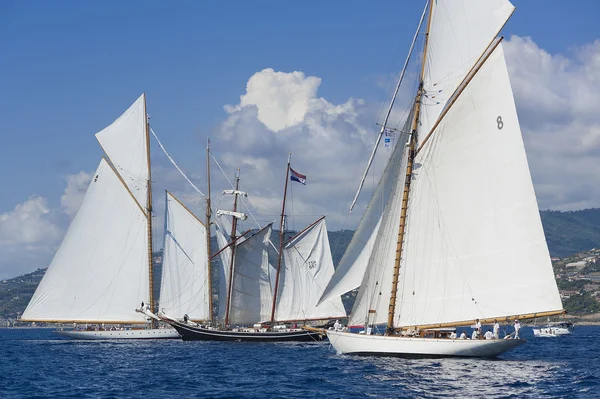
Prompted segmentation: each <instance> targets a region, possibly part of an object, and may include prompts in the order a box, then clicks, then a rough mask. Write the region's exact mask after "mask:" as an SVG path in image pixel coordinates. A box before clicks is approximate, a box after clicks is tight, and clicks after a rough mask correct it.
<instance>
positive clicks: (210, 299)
mask: <svg viewBox="0 0 600 399" xmlns="http://www.w3.org/2000/svg"><path fill="white" fill-rule="evenodd" d="M206 180H207V182H208V183H207V186H208V187H207V192H206V258H207V262H208V263H207V267H208V319H209V320H210V322H211V323H212V322H213V321H214V314H213V292H212V264H211V257H210V217H211V215H212V210H211V208H210V206H211V205H210V139H207V141H206Z"/></svg>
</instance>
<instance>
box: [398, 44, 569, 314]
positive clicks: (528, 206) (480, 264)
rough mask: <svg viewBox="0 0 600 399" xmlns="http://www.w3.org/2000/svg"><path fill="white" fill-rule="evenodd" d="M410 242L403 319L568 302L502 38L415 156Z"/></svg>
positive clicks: (548, 307) (401, 296)
mask: <svg viewBox="0 0 600 399" xmlns="http://www.w3.org/2000/svg"><path fill="white" fill-rule="evenodd" d="M404 248H405V251H404V252H403V256H402V263H401V268H400V284H399V289H398V305H397V311H396V319H395V325H396V326H410V325H427V324H435V323H445V322H457V321H465V320H473V319H476V318H480V319H484V318H494V317H502V316H510V315H520V314H529V313H539V312H545V311H556V310H560V309H562V304H561V300H560V297H559V294H558V289H557V286H556V282H555V279H554V274H553V270H552V265H551V262H550V256H549V253H548V248H547V245H546V241H545V238H544V232H543V229H542V224H541V221H540V216H539V210H538V206H537V201H536V197H535V193H534V190H533V184H532V181H531V177H530V174H529V167H528V164H527V157H526V154H525V149H524V145H523V140H522V137H521V131H520V128H519V122H518V119H517V114H516V109H515V105H514V100H513V96H512V90H511V88H510V82H509V77H508V71H507V69H506V65H505V61H504V55H503V50H502V45H499V46H498V47H497V48H496V50H495V51H494V52H493V53H492V54H491V56H490V57H489V59H488V60H487V61H486V62H485V63H484V65H483V66H482V68H481V69H480V70H479V71H478V72H477V74H476V75H475V77H474V78H473V79H472V81H471V82H470V83H469V85H468V86H467V87H466V89H465V91H464V92H463V93H462V95H461V96H460V97H459V98H458V99H457V101H456V102H455V104H454V105H453V106H452V108H450V110H449V112H448V113H447V114H446V116H445V117H444V120H443V121H442V122H441V123H440V125H439V126H438V127H437V128H436V131H435V132H434V133H433V135H432V136H431V138H430V140H429V141H428V142H427V143H426V144H425V145H424V147H423V148H422V150H421V151H420V152H419V153H418V155H417V157H416V159H415V171H414V173H413V182H412V185H411V193H410V199H409V206H408V225H407V235H406V240H405V246H404ZM386 285H387V286H388V287H389V286H390V285H389V283H388V282H386Z"/></svg>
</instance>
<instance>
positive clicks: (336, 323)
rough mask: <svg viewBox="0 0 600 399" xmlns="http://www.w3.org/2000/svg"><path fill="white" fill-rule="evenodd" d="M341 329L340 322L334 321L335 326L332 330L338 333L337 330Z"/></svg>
mask: <svg viewBox="0 0 600 399" xmlns="http://www.w3.org/2000/svg"><path fill="white" fill-rule="evenodd" d="M341 327H342V325H341V324H340V321H339V320H336V321H335V324H334V325H333V329H334V330H335V331H339V330H340V329H341Z"/></svg>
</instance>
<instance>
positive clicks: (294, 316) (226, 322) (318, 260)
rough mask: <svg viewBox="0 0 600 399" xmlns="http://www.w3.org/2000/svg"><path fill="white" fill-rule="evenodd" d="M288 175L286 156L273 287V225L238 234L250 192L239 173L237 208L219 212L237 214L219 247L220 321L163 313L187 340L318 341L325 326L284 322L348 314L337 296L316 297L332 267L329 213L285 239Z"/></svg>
mask: <svg viewBox="0 0 600 399" xmlns="http://www.w3.org/2000/svg"><path fill="white" fill-rule="evenodd" d="M289 175H290V160H289V159H288V165H287V171H286V180H285V182H286V183H285V189H284V199H283V204H282V213H281V220H280V246H279V251H278V265H277V269H276V275H275V281H274V287H273V283H272V279H271V276H272V269H273V267H272V266H271V265H270V263H269V256H268V250H269V248H270V246H271V245H272V244H271V242H270V236H271V231H272V224H269V225H267V226H265V227H263V228H261V229H260V230H258V231H256V232H254V233H253V234H251V235H249V236H247V237H246V236H245V235H242V236H240V237H236V229H237V221H238V219H245V218H246V215H245V214H243V213H241V212H238V209H237V201H238V197H239V196H240V195H243V196H246V195H247V194H246V193H244V192H242V191H240V190H239V172H238V174H237V176H236V185H235V189H234V190H227V193H228V194H232V195H234V207H233V211H217V214H220V215H228V216H232V217H233V222H232V227H231V238H230V242H229V244H228V245H224V246H223V248H222V249H221V251H220V252H219V254H220V256H221V260H222V262H221V263H222V265H223V266H224V267H223V269H222V271H221V273H220V275H221V276H222V278H224V282H225V284H223V283H222V284H220V285H221V288H220V292H221V294H220V295H219V299H220V310H219V315H220V316H222V317H223V319H222V323H220V325H219V323H213V325H208V326H207V325H202V324H198V323H189V322H186V321H181V320H175V319H173V318H164V320H166V321H167V322H169V323H170V324H171V325H172V326H173V327H175V329H176V330H177V331H178V332H179V334H180V335H181V337H182V338H183V339H184V340H216V341H251V342H281V341H320V340H322V339H323V338H324V336H325V335H324V334H323V332H322V331H311V330H306V329H303V328H301V327H300V328H298V327H297V326H296V327H293V326H292V327H290V326H287V325H285V324H282V323H285V322H288V323H289V322H294V321H296V322H301V323H305V322H307V321H311V320H323V319H331V318H339V317H343V316H345V310H344V306H343V304H342V301H341V298H340V297H339V296H338V297H333V298H332V299H330V300H327V301H325V302H324V303H322V304H320V305H318V306H317V300H318V299H319V297H320V295H321V294H322V292H323V289H324V288H325V284H326V282H327V281H329V279H330V278H331V276H332V275H333V270H334V268H333V260H332V257H331V252H330V248H329V240H328V236H327V227H326V225H325V218H324V217H322V218H320V219H318V220H317V221H316V222H314V223H313V224H311V225H309V226H308V227H307V228H305V229H304V230H303V231H301V232H300V233H298V234H297V235H296V236H294V237H293V238H292V239H290V240H288V241H287V242H285V240H284V237H283V232H284V218H285V199H286V194H287V183H288V177H289ZM216 225H217V240H218V242H220V243H221V244H224V243H225V232H226V229H225V228H224V227H223V226H222V224H221V223H219V222H217V223H216ZM215 255H217V254H215ZM215 255H213V256H215ZM225 265H228V266H225ZM222 299H225V300H224V301H223V300H222ZM223 305H224V306H223ZM244 326H249V327H244Z"/></svg>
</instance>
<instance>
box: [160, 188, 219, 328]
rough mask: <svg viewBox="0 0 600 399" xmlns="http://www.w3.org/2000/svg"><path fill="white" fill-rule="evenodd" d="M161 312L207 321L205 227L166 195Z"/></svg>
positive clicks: (208, 316) (169, 194)
mask: <svg viewBox="0 0 600 399" xmlns="http://www.w3.org/2000/svg"><path fill="white" fill-rule="evenodd" d="M164 240H165V241H164V247H163V248H164V253H163V270H162V282H161V290H160V307H159V308H160V310H161V311H162V312H163V313H165V314H166V315H169V316H174V317H183V316H184V315H185V314H187V315H188V317H189V318H190V319H191V320H208V319H209V318H210V311H209V299H210V298H209V292H208V278H209V276H208V257H207V255H208V254H207V251H206V228H205V227H204V225H203V224H202V223H201V222H200V221H199V220H198V219H197V218H196V217H195V216H194V215H193V214H191V213H190V212H189V211H188V210H187V209H186V208H185V207H184V206H183V205H182V204H181V203H180V202H179V201H178V200H177V199H176V198H175V197H174V196H173V195H172V194H171V193H166V205H165V239H164Z"/></svg>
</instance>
